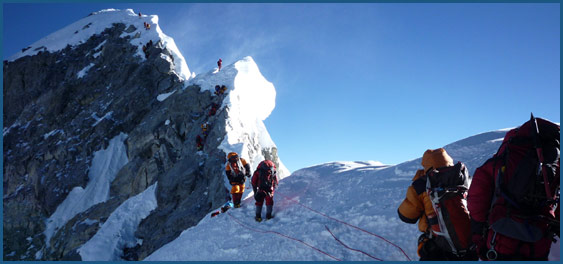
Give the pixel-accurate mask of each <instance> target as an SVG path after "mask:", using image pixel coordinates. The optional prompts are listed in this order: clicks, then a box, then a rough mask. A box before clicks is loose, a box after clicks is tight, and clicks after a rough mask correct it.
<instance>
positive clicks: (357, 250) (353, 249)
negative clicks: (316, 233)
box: [325, 225, 383, 261]
mask: <svg viewBox="0 0 563 264" xmlns="http://www.w3.org/2000/svg"><path fill="white" fill-rule="evenodd" d="M325 228H326V231H328V232H329V233H330V235H331V236H332V237H333V238H334V240H336V241H338V243H340V244H341V245H342V246H344V247H345V248H347V249H349V250H352V251H356V252H360V253H362V254H364V255H366V256H368V257H370V258H372V259H375V260H379V261H383V260H382V259H380V258H376V257H374V256H372V255H370V254H368V253H366V252H365V251H362V250H359V249H355V248H351V247H349V246H348V245H346V244H344V242H342V241H341V240H340V239H338V238H337V237H336V236H335V235H334V234H333V233H332V231H330V229H328V226H326V225H325Z"/></svg>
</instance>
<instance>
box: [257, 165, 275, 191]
mask: <svg viewBox="0 0 563 264" xmlns="http://www.w3.org/2000/svg"><path fill="white" fill-rule="evenodd" d="M258 172H259V183H258V189H260V190H262V191H265V192H267V193H270V192H272V191H274V189H275V188H276V187H277V185H278V179H277V172H276V165H275V164H274V163H273V162H272V161H270V160H265V161H262V162H261V163H260V164H259V165H258ZM270 172H271V173H270Z"/></svg>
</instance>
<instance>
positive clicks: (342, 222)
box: [280, 194, 411, 261]
mask: <svg viewBox="0 0 563 264" xmlns="http://www.w3.org/2000/svg"><path fill="white" fill-rule="evenodd" d="M280 195H281V194H280ZM281 196H283V197H286V196H284V195H281ZM286 198H287V197H286ZM290 201H293V202H294V203H297V204H298V205H300V206H302V207H304V208H306V209H309V210H310V211H312V212H315V213H317V214H319V215H322V216H324V217H326V218H329V219H332V220H334V221H336V222H339V223H341V224H345V225H347V226H350V227H352V228H355V229H357V230H360V231H362V232H364V233H367V234H370V235H372V236H375V237H378V238H380V239H382V240H383V241H385V242H387V243H389V244H391V245H393V246H394V247H396V248H398V249H399V250H400V251H401V252H402V253H403V255H405V257H407V259H408V260H409V261H411V259H410V258H409V256H408V255H407V253H405V251H404V250H403V249H402V248H401V247H399V246H397V245H395V244H394V243H393V242H391V241H389V240H387V239H386V238H384V237H382V236H380V235H377V234H374V233H372V232H369V231H367V230H365V229H362V228H360V227H357V226H355V225H352V224H349V223H346V222H344V221H342V220H338V219H336V218H334V217H331V216H328V215H326V214H323V213H321V212H319V211H317V210H315V209H313V208H311V207H308V206H306V205H304V204H302V203H300V202H298V201H295V200H291V199H290Z"/></svg>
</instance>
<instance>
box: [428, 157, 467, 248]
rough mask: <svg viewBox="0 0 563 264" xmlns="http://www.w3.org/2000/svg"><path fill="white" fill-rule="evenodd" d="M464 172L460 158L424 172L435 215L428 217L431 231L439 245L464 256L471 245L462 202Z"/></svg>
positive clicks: (464, 183)
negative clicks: (458, 160)
mask: <svg viewBox="0 0 563 264" xmlns="http://www.w3.org/2000/svg"><path fill="white" fill-rule="evenodd" d="M468 175H469V172H468V171H467V168H466V167H465V165H464V164H463V163H461V162H458V163H457V164H456V165H454V166H448V167H442V168H438V169H432V170H429V171H428V172H426V175H425V177H426V193H427V194H428V197H429V198H430V199H431V202H432V208H433V209H434V212H435V213H436V217H435V218H432V219H431V218H429V219H428V223H429V224H430V227H431V229H432V234H433V235H435V236H436V239H435V241H436V243H437V244H438V245H439V246H440V248H444V249H446V248H448V249H450V251H451V252H452V253H453V254H454V255H457V256H458V257H463V256H465V255H466V254H467V253H468V252H469V247H470V246H471V228H470V218H469V212H468V211H467V208H466V206H465V203H464V200H465V197H466V192H467V190H468V187H469V184H468V181H467V179H468Z"/></svg>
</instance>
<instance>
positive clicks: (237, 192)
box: [225, 152, 250, 208]
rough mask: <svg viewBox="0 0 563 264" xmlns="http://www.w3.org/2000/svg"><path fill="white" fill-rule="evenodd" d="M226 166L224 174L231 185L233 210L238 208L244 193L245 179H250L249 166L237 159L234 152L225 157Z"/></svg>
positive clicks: (241, 159)
mask: <svg viewBox="0 0 563 264" xmlns="http://www.w3.org/2000/svg"><path fill="white" fill-rule="evenodd" d="M227 159H228V161H227V166H225V174H227V179H229V182H230V183H231V186H232V187H231V194H232V196H233V204H234V207H235V208H239V207H240V200H241V198H242V194H243V193H244V182H245V181H246V178H245V176H246V177H248V178H250V165H249V164H248V163H247V162H246V160H245V159H243V158H239V155H238V154H237V153H236V152H231V153H229V154H228V155H227Z"/></svg>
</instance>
